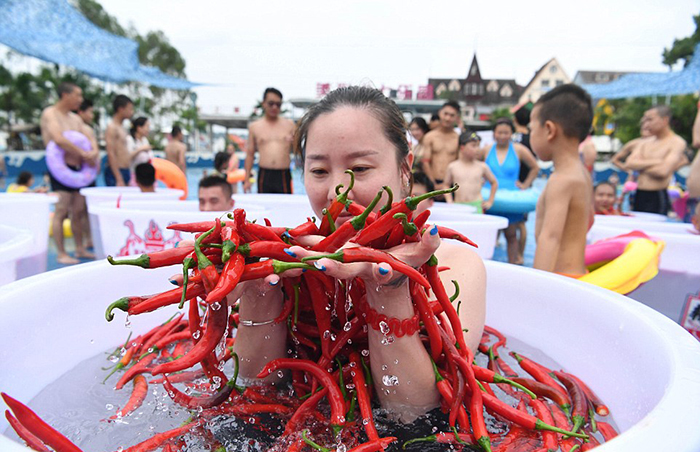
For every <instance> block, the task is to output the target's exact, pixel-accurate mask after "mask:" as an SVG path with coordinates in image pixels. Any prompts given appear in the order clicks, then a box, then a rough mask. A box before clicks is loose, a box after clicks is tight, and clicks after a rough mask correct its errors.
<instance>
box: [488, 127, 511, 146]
mask: <svg viewBox="0 0 700 452" xmlns="http://www.w3.org/2000/svg"><path fill="white" fill-rule="evenodd" d="M512 136H513V130H512V129H511V128H510V126H509V125H508V124H499V125H498V126H496V128H495V129H494V130H493V139H494V140H496V144H498V146H501V147H502V146H507V145H508V143H509V142H510V137H512Z"/></svg>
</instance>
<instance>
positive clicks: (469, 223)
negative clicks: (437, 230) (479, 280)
mask: <svg viewBox="0 0 700 452" xmlns="http://www.w3.org/2000/svg"><path fill="white" fill-rule="evenodd" d="M428 222H431V223H437V224H439V225H441V226H445V227H448V228H452V229H454V230H456V231H459V232H461V233H462V234H464V235H466V236H467V237H469V239H471V240H472V241H473V242H475V243H476V244H477V245H479V247H478V248H473V247H471V246H470V247H469V248H471V249H473V250H474V251H476V253H477V254H478V255H479V256H481V258H482V259H491V258H493V252H494V250H495V249H496V239H497V238H498V231H499V229H504V228H506V227H507V226H508V219H507V218H504V217H499V216H496V215H481V214H448V215H444V214H441V213H433V214H432V215H431V216H430V219H429V220H428ZM452 242H455V243H461V242H456V241H454V240H452ZM464 246H469V245H464Z"/></svg>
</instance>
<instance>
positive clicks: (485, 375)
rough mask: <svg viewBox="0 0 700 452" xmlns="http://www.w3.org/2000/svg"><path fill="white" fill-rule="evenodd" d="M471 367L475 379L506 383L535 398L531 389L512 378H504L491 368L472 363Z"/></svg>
mask: <svg viewBox="0 0 700 452" xmlns="http://www.w3.org/2000/svg"><path fill="white" fill-rule="evenodd" d="M472 369H473V370H474V375H475V376H476V379H477V380H480V381H485V382H488V383H495V384H507V385H510V386H513V387H515V388H518V389H520V390H521V391H523V392H525V393H526V394H527V395H529V396H530V397H531V398H533V399H536V398H537V396H536V395H535V394H534V392H533V391H531V390H530V389H529V388H528V387H527V386H525V385H523V384H520V383H519V382H517V381H515V380H514V379H509V378H505V377H504V376H502V375H500V374H497V373H495V372H494V371H492V370H489V369H484V368H483V367H480V366H477V365H476V364H473V365H472Z"/></svg>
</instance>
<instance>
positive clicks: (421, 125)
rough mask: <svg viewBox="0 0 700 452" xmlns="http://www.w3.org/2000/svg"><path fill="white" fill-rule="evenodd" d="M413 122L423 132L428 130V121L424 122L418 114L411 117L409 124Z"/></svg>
mask: <svg viewBox="0 0 700 452" xmlns="http://www.w3.org/2000/svg"><path fill="white" fill-rule="evenodd" d="M413 124H415V125H417V126H418V127H419V128H420V129H421V130H422V131H423V133H428V132H430V127H429V126H428V123H427V122H425V119H423V118H421V117H420V116H416V117H415V118H413V119H411V122H410V124H409V126H412V125H413Z"/></svg>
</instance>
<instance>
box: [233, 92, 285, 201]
mask: <svg viewBox="0 0 700 452" xmlns="http://www.w3.org/2000/svg"><path fill="white" fill-rule="evenodd" d="M262 107H263V111H264V112H265V114H264V115H263V117H262V118H261V119H259V120H257V121H255V122H253V123H251V124H250V125H249V126H248V144H247V146H246V159H245V173H246V177H245V180H244V181H243V190H244V191H245V192H246V193H250V185H251V184H250V178H251V176H252V170H253V161H254V160H255V153H256V152H259V153H260V159H259V162H258V165H259V170H258V193H288V194H291V193H292V174H291V171H290V170H289V165H290V163H291V161H290V152H291V150H292V137H293V135H294V122H292V121H291V120H289V119H287V118H283V117H281V116H280V110H281V108H282V93H281V92H280V91H279V90H277V89H275V88H267V89H266V90H265V93H264V94H263V102H262Z"/></svg>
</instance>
